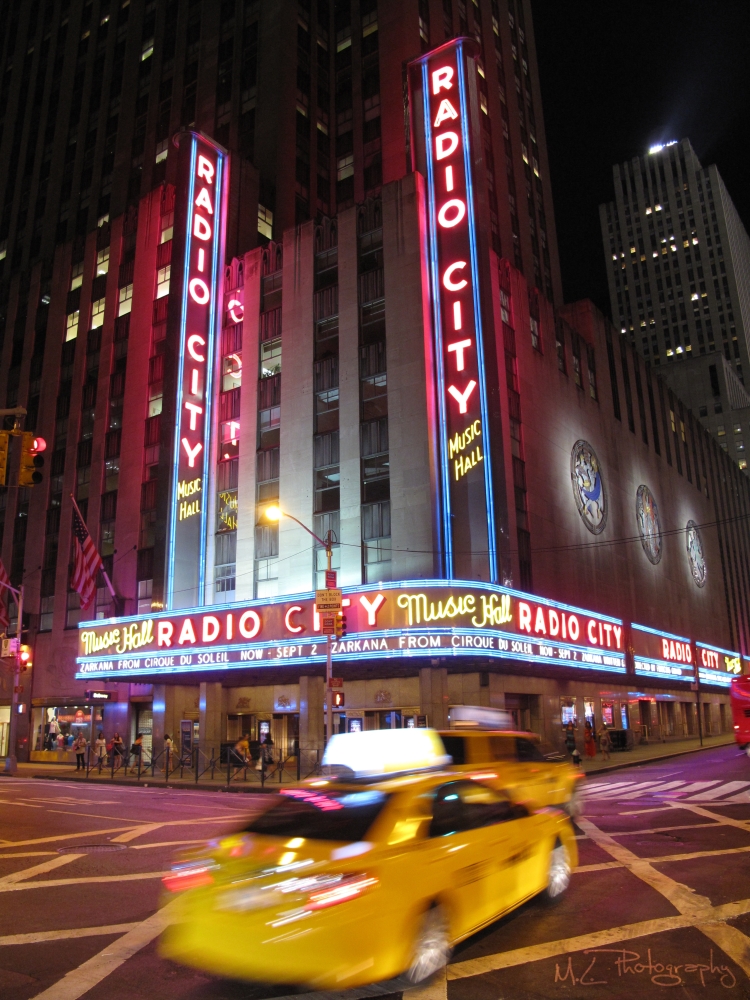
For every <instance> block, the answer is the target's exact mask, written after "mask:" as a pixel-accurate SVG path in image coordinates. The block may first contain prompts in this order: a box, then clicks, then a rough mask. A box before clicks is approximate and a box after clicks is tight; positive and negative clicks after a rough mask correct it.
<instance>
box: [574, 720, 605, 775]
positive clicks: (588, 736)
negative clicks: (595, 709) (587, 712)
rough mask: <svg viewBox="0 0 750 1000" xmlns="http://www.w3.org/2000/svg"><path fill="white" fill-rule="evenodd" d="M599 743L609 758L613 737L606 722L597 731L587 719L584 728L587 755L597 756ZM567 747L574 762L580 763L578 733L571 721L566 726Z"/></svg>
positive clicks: (584, 747) (603, 754)
mask: <svg viewBox="0 0 750 1000" xmlns="http://www.w3.org/2000/svg"><path fill="white" fill-rule="evenodd" d="M597 743H598V745H599V749H600V750H601V752H602V757H603V758H604V760H609V754H610V750H611V749H612V737H611V736H610V735H609V730H608V729H607V726H606V723H602V728H601V729H600V730H599V732H597V731H596V729H595V728H594V726H593V725H592V724H591V723H590V722H589V720H588V719H587V720H586V725H585V726H584V730H583V752H584V754H585V756H586V757H589V758H594V757H596V751H597ZM565 748H566V750H567V751H568V753H569V754H570V755H571V757H572V758H573V762H574V763H575V764H576V765H578V764H580V762H581V754H580V752H579V750H578V747H577V746H576V733H575V729H574V727H573V723H572V722H569V723H568V724H567V726H566V727H565Z"/></svg>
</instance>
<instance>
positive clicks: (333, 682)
mask: <svg viewBox="0 0 750 1000" xmlns="http://www.w3.org/2000/svg"><path fill="white" fill-rule="evenodd" d="M328 686H329V687H332V688H342V687H343V686H344V678H343V677H330V678H329V679H328Z"/></svg>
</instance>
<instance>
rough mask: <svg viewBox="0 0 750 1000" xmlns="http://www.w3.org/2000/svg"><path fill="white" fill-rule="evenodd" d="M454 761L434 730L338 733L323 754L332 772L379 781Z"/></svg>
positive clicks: (380, 730)
mask: <svg viewBox="0 0 750 1000" xmlns="http://www.w3.org/2000/svg"><path fill="white" fill-rule="evenodd" d="M450 762H451V758H450V757H449V756H448V755H447V754H446V752H445V747H444V746H443V741H442V740H441V739H440V736H439V735H438V734H437V732H436V731H435V730H434V729H375V730H371V731H369V732H364V733H335V734H334V735H333V736H332V737H331V739H330V740H329V742H328V746H327V747H326V750H325V753H324V755H323V766H324V767H325V768H327V769H328V770H329V773H336V774H339V775H341V776H342V777H346V778H377V777H388V776H393V775H396V774H404V773H407V772H413V771H428V770H432V769H435V768H440V767H445V766H446V765H447V764H450Z"/></svg>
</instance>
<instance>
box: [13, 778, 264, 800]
mask: <svg viewBox="0 0 750 1000" xmlns="http://www.w3.org/2000/svg"><path fill="white" fill-rule="evenodd" d="M16 777H18V775H16ZM29 777H30V778H33V779H34V780H36V781H65V782H68V783H70V782H75V783H76V784H81V785H85V786H86V787H87V788H98V787H102V788H111V787H112V786H113V785H116V786H119V787H120V788H151V789H153V788H169V789H172V790H174V791H183V792H194V791H201V792H233V793H235V794H242V795H269V794H271V793H273V792H275V791H276V789H277V787H278V788H284V785H273V786H271V785H266V786H265V788H261V787H260V786H257V787H250V788H242V787H240V786H238V785H201V784H198V785H188V784H182V783H181V784H177V785H176V784H174V783H173V782H163V781H156V780H153V781H140V782H139V781H121V780H118V779H115V780H114V781H112V780H109V781H106V780H105V781H100V780H98V779H94V780H93V781H90V780H88V779H86V778H74V777H72V776H71V777H65V775H62V774H59V775H58V774H31V775H29Z"/></svg>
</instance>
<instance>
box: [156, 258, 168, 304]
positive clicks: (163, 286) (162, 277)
mask: <svg viewBox="0 0 750 1000" xmlns="http://www.w3.org/2000/svg"><path fill="white" fill-rule="evenodd" d="M171 274H172V265H171V264H167V266H166V267H160V268H159V270H158V271H157V272H156V297H157V299H162V298H164V296H165V295H169V279H170V277H171Z"/></svg>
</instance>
